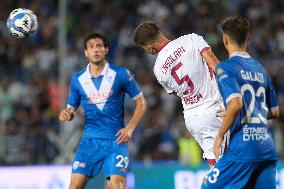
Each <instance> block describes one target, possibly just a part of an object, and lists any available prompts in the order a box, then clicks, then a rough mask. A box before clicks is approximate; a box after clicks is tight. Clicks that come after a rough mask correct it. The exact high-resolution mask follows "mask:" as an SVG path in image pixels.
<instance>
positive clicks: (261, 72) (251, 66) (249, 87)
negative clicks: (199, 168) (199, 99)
mask: <svg viewBox="0 0 284 189" xmlns="http://www.w3.org/2000/svg"><path fill="white" fill-rule="evenodd" d="M221 28H222V32H223V43H224V46H225V48H226V50H227V51H228V53H229V59H227V60H224V61H222V62H221V63H220V64H219V65H218V66H217V67H216V69H215V71H216V75H217V82H218V87H219V91H220V93H221V96H222V98H223V100H224V104H225V107H226V116H225V117H224V120H223V122H222V124H221V127H220V129H219V131H218V134H217V136H216V139H215V143H214V149H213V151H214V154H215V156H216V157H218V156H219V154H220V146H221V142H222V140H223V138H224V134H225V133H226V132H227V131H229V132H230V144H229V146H228V149H227V150H226V151H225V153H224V155H223V157H222V158H221V159H220V160H219V161H218V162H217V163H216V164H215V166H214V167H213V168H212V169H211V171H210V172H209V173H208V175H207V177H206V178H205V179H204V183H203V185H202V188H209V189H253V188H255V189H275V188H276V179H275V176H276V160H277V155H276V150H275V146H274V142H273V139H272V138H271V136H270V134H269V133H268V132H267V120H268V119H272V118H277V117H278V116H279V108H278V102H277V98H276V95H275V91H274V88H273V85H272V83H271V81H270V78H269V76H268V74H267V72H266V70H265V69H264V68H263V66H262V65H261V64H260V62H259V61H258V60H256V59H254V58H252V57H251V56H250V55H249V54H248V53H247V52H246V46H247V44H248V42H249V40H250V24H249V22H248V20H247V19H246V18H244V17H240V16H235V17H228V18H226V19H224V20H223V21H222V22H221Z"/></svg>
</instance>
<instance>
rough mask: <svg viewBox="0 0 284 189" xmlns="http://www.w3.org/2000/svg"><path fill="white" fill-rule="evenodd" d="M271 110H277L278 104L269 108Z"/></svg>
mask: <svg viewBox="0 0 284 189" xmlns="http://www.w3.org/2000/svg"><path fill="white" fill-rule="evenodd" d="M269 109H270V110H271V111H276V110H279V106H275V107H273V108H269Z"/></svg>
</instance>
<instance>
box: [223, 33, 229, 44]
mask: <svg viewBox="0 0 284 189" xmlns="http://www.w3.org/2000/svg"><path fill="white" fill-rule="evenodd" d="M228 40H229V39H228V36H227V34H225V33H224V34H223V43H224V46H225V47H227V46H228Z"/></svg>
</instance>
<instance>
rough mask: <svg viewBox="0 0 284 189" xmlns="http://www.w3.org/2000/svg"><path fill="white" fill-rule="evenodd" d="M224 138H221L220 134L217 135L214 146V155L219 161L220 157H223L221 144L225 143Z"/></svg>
mask: <svg viewBox="0 0 284 189" xmlns="http://www.w3.org/2000/svg"><path fill="white" fill-rule="evenodd" d="M223 138H224V136H221V135H220V134H219V133H218V134H217V136H216V138H215V142H214V145H213V153H214V155H215V159H218V158H219V156H220V155H221V144H222V141H223Z"/></svg>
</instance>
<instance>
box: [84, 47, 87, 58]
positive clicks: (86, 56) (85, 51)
mask: <svg viewBox="0 0 284 189" xmlns="http://www.w3.org/2000/svg"><path fill="white" fill-rule="evenodd" d="M84 52H85V56H86V57H88V52H87V49H85V50H84Z"/></svg>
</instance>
